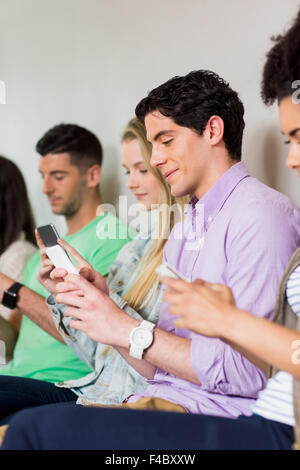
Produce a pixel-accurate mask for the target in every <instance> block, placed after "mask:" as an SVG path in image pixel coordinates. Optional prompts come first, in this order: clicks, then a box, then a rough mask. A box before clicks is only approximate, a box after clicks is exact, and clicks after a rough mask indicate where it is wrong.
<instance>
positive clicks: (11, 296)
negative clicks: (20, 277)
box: [2, 282, 23, 310]
mask: <svg viewBox="0 0 300 470" xmlns="http://www.w3.org/2000/svg"><path fill="white" fill-rule="evenodd" d="M21 287H23V284H20V283H19V282H15V283H14V284H13V285H12V286H11V287H9V289H7V290H6V291H4V294H3V297H2V305H4V306H5V307H7V308H10V309H11V310H12V309H14V308H16V306H17V301H18V292H19V290H20V289H21Z"/></svg>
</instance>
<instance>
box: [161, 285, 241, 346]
mask: <svg viewBox="0 0 300 470" xmlns="http://www.w3.org/2000/svg"><path fill="white" fill-rule="evenodd" d="M162 282H163V284H165V285H166V286H167V290H166V292H165V295H164V300H165V301H166V302H167V303H168V304H169V309H168V311H169V312H170V313H171V314H173V315H176V316H178V317H179V318H178V319H176V320H175V321H174V325H175V326H176V327H177V328H188V329H190V330H193V331H195V332H196V333H200V334H202V335H205V336H213V337H223V336H224V335H225V333H226V328H227V321H228V320H229V319H230V318H231V316H230V313H231V311H233V310H234V309H235V308H236V307H235V300H234V297H233V294H232V291H231V289H229V287H226V286H224V285H222V284H211V283H209V282H205V281H202V280H200V279H197V280H196V281H194V282H192V283H189V282H185V281H182V280H177V279H171V278H170V277H164V278H163V279H162Z"/></svg>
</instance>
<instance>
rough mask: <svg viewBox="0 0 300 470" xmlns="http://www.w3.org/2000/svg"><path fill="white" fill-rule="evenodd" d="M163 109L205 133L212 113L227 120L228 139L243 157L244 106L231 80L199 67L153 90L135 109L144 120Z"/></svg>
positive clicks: (230, 149)
mask: <svg viewBox="0 0 300 470" xmlns="http://www.w3.org/2000/svg"><path fill="white" fill-rule="evenodd" d="M156 110H157V111H159V112H160V113H161V114H163V115H164V116H167V117H170V118H172V119H173V120H174V122H175V123H176V124H178V125H179V126H183V127H188V128H190V129H193V130H194V131H196V132H197V133H198V134H199V135H202V134H203V131H204V130H205V127H206V124H207V122H208V120H209V119H210V117H211V116H213V115H216V116H219V117H221V118H222V119H223V121H224V137H223V138H224V142H225V145H226V149H227V151H228V153H229V155H230V157H231V158H232V159H233V160H240V159H241V153H242V139H243V131H244V127H245V122H244V117H243V116H244V106H243V103H242V102H241V100H240V99H239V96H238V94H237V93H236V92H235V91H233V90H232V89H231V88H230V87H229V84H228V83H227V82H225V80H223V79H222V78H220V77H219V76H218V75H217V74H215V73H214V72H211V71H210V70H197V71H193V72H190V73H189V74H187V75H185V76H183V77H174V78H171V79H170V80H168V81H167V82H166V83H163V84H162V85H160V86H159V87H157V88H155V89H154V90H152V91H150V93H149V94H148V96H147V97H146V98H144V99H142V100H141V101H140V102H139V104H138V105H137V107H136V109H135V113H136V116H137V117H138V118H139V119H140V120H141V121H144V120H145V117H146V115H147V114H149V113H151V112H153V111H156Z"/></svg>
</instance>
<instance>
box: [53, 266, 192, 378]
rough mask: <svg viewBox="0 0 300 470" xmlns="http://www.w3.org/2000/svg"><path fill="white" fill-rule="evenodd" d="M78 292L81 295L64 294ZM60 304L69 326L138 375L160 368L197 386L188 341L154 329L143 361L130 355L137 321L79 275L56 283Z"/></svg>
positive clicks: (147, 373)
mask: <svg viewBox="0 0 300 470" xmlns="http://www.w3.org/2000/svg"><path fill="white" fill-rule="evenodd" d="M70 289H73V290H74V291H75V289H78V290H80V291H81V292H82V296H78V295H74V294H72V293H69V292H68V293H66V291H70ZM57 291H60V292H64V293H60V294H57V295H56V300H57V302H59V303H63V304H66V305H67V306H68V307H67V309H66V311H65V316H66V317H72V318H73V319H72V320H71V321H70V327H71V328H75V329H78V330H81V331H83V332H84V333H86V334H87V335H88V336H89V337H90V338H92V339H93V340H94V341H98V342H99V343H103V344H107V345H110V346H113V347H115V348H116V349H117V350H118V351H119V352H120V354H122V355H123V357H124V358H125V359H126V360H127V362H129V363H130V365H132V367H134V368H135V369H136V370H137V371H138V372H139V373H140V374H142V375H143V376H144V377H147V378H148V379H152V378H153V377H154V374H155V371H156V368H157V367H159V368H162V369H164V370H166V371H167V372H169V373H170V374H174V375H176V376H178V377H181V378H183V379H186V380H188V381H190V382H193V383H197V384H199V380H198V379H197V377H196V375H195V373H194V371H193V367H192V363H191V359H190V340H189V339H186V338H181V337H179V336H176V335H173V334H171V333H168V332H166V331H164V330H162V329H160V328H155V330H154V341H153V343H152V345H151V346H150V347H149V348H148V349H147V351H146V353H145V355H144V359H143V360H141V361H140V360H137V359H134V358H132V357H131V356H129V347H130V345H129V335H130V332H131V331H132V329H133V328H135V327H137V326H139V324H140V323H141V322H140V320H137V319H135V318H132V317H131V316H129V315H128V314H127V313H125V312H124V311H123V310H121V309H120V308H119V307H118V306H117V305H116V304H115V302H114V301H113V300H112V299H111V298H110V297H109V296H108V295H106V294H105V293H104V292H102V291H100V290H99V289H96V288H95V287H94V286H93V285H91V284H90V283H89V282H88V281H87V280H86V279H84V278H82V277H81V276H76V275H74V274H69V275H68V276H66V278H65V282H63V283H60V284H57Z"/></svg>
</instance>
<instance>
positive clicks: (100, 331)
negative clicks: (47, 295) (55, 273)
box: [56, 274, 139, 348]
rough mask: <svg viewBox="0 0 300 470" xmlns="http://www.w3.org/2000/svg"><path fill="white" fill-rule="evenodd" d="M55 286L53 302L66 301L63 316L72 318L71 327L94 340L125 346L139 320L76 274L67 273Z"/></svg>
mask: <svg viewBox="0 0 300 470" xmlns="http://www.w3.org/2000/svg"><path fill="white" fill-rule="evenodd" d="M57 290H58V291H59V292H60V293H59V294H57V296H56V299H57V302H59V303H63V304H66V305H67V309H66V311H65V316H66V317H73V318H74V319H72V320H71V321H70V327H71V328H75V329H77V330H81V331H83V332H84V333H86V334H87V335H88V336H89V337H90V338H91V339H93V340H94V341H98V342H100V343H104V344H107V345H110V346H121V347H126V348H128V345H129V341H128V338H129V333H130V331H131V330H132V328H134V327H135V326H137V324H138V323H139V322H137V320H134V319H133V318H131V317H130V316H129V315H127V314H125V313H124V311H123V310H121V309H120V308H119V307H118V306H117V305H116V304H115V302H114V301H113V300H111V298H110V297H109V296H108V295H107V294H106V293H104V292H103V291H102V290H101V289H98V288H96V287H95V286H94V285H92V284H91V283H90V282H88V281H87V280H86V279H84V278H83V277H81V276H77V275H76V274H75V275H74V274H68V275H67V276H66V278H65V280H64V282H62V283H59V284H58V285H57ZM72 291H75V292H77V291H80V292H81V293H82V295H81V296H78V295H74V293H73V292H72Z"/></svg>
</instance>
